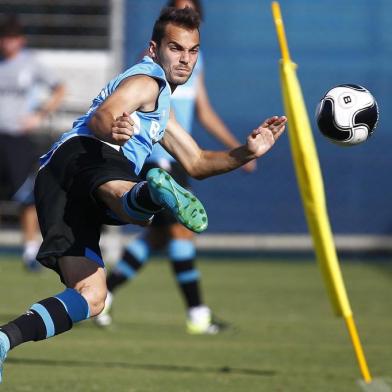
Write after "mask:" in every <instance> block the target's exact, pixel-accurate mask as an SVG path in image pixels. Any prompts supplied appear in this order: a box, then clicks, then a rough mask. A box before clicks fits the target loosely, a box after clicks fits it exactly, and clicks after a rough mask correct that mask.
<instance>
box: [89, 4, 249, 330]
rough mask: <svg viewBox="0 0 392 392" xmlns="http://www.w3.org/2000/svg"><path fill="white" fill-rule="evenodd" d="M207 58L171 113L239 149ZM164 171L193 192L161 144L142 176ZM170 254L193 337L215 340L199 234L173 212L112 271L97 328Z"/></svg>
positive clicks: (176, 99)
mask: <svg viewBox="0 0 392 392" xmlns="http://www.w3.org/2000/svg"><path fill="white" fill-rule="evenodd" d="M167 5H168V6H170V7H176V8H185V7H189V8H192V9H194V10H196V11H197V12H198V13H199V15H200V17H201V18H202V17H203V10H202V7H201V3H200V2H199V1H198V0H171V1H169V2H168V4H167ZM203 68H204V66H203V58H202V55H201V53H200V52H199V58H198V61H197V63H196V66H195V68H194V71H193V73H192V76H191V77H190V78H189V80H188V81H187V82H186V83H185V84H184V85H181V86H178V87H177V89H176V90H175V92H174V93H173V95H172V97H171V107H172V108H173V110H174V113H175V115H176V118H177V121H178V122H179V123H180V124H181V126H182V127H184V129H186V130H191V128H192V123H193V117H194V111H195V109H196V113H197V118H198V120H199V122H200V123H201V125H202V126H203V127H204V128H205V129H206V130H207V131H208V132H209V133H210V134H211V135H213V136H214V137H215V138H216V139H218V140H219V141H220V142H222V143H223V144H224V145H225V146H226V147H228V148H235V147H238V146H239V145H240V142H239V141H238V140H237V139H236V138H235V136H234V135H233V134H232V133H231V132H230V131H229V129H228V128H227V127H226V126H225V124H224V123H223V121H222V120H221V119H220V118H219V116H218V114H217V113H216V112H215V110H214V108H213V107H212V106H211V104H210V101H209V98H208V94H207V89H206V86H205V83H204V70H203ZM153 167H161V168H162V169H165V170H166V171H168V172H169V173H170V174H171V175H172V176H173V178H174V179H175V180H176V181H177V182H178V183H179V184H181V185H182V186H183V187H186V188H189V178H188V175H187V174H186V172H185V170H184V169H183V168H182V166H181V165H180V164H179V163H178V162H176V161H175V159H174V158H173V157H172V156H171V155H170V154H168V153H167V152H166V151H165V150H164V149H163V148H162V147H161V146H160V145H158V144H156V145H155V147H154V149H153V152H152V154H151V156H150V157H149V158H148V159H147V161H146V164H145V165H144V167H143V170H142V172H141V177H142V178H144V176H145V175H146V173H147V172H148V170H150V169H151V168H153ZM243 168H244V170H246V171H247V172H251V171H253V170H254V169H255V168H256V163H255V161H251V162H249V163H248V164H246V165H245V166H244V167H243ZM162 249H166V250H167V254H168V257H169V259H170V261H171V265H172V269H173V274H174V276H175V279H176V280H177V283H178V287H179V289H180V292H181V294H182V296H183V298H184V301H185V306H186V309H187V324H186V325H187V331H188V332H189V333H191V334H215V333H218V332H219V331H220V330H222V329H223V328H224V327H225V326H226V324H225V323H223V322H219V321H217V320H216V319H214V318H213V317H212V313H211V310H210V308H209V307H208V306H206V305H205V303H204V301H203V299H202V294H201V288H200V272H199V271H198V269H197V267H196V265H195V257H196V250H195V245H194V242H193V233H192V232H191V231H190V230H188V229H187V228H186V227H184V226H183V225H181V224H180V223H178V222H177V221H176V220H175V219H174V218H173V216H172V215H171V214H170V213H168V212H167V211H164V212H161V213H159V214H156V216H155V218H154V220H153V222H152V225H151V226H149V227H148V228H147V229H146V230H145V232H144V233H143V234H141V235H140V236H139V237H138V238H137V239H136V240H134V241H132V242H130V243H129V244H128V245H127V246H126V247H125V249H124V250H123V254H122V257H121V260H119V262H118V263H117V264H116V266H115V267H114V268H113V269H112V271H111V273H110V274H109V275H108V278H107V286H108V296H107V299H106V304H105V310H104V312H102V313H101V314H100V315H98V316H97V317H96V318H95V322H96V324H97V325H99V326H102V327H106V326H109V325H110V324H111V323H112V316H111V312H110V311H111V306H112V301H113V293H114V292H115V290H117V289H118V288H119V287H121V286H123V285H124V284H125V283H126V282H129V281H131V280H132V279H133V278H134V277H135V276H136V274H137V273H138V272H139V270H140V268H141V267H142V266H143V265H144V264H145V263H146V262H147V261H148V259H149V257H150V254H151V252H152V251H156V250H162Z"/></svg>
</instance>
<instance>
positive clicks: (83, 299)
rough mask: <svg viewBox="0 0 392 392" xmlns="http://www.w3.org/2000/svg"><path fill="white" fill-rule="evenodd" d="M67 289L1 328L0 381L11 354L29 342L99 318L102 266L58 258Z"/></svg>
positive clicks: (103, 283) (103, 291) (85, 260)
mask: <svg viewBox="0 0 392 392" xmlns="http://www.w3.org/2000/svg"><path fill="white" fill-rule="evenodd" d="M57 268H58V271H59V272H60V274H61V277H62V281H63V282H64V283H65V285H66V289H65V290H64V291H63V292H61V293H58V294H56V295H53V296H52V297H49V298H46V299H44V300H41V301H38V302H36V303H35V304H33V305H32V306H31V307H30V309H29V310H28V311H27V312H26V313H24V314H23V315H21V316H19V317H17V318H16V319H14V320H12V321H10V322H9V323H7V324H5V325H2V326H1V327H0V381H1V371H2V366H3V363H4V360H5V359H6V356H7V353H8V351H10V350H12V349H13V348H15V347H17V346H19V345H20V344H22V343H26V342H29V341H39V340H45V339H48V338H50V337H52V336H55V335H59V334H61V333H63V332H66V331H69V330H70V329H71V328H72V326H73V324H75V323H77V322H80V321H82V320H85V319H87V318H89V317H90V316H95V315H97V314H98V313H99V312H100V311H101V310H102V309H103V307H104V301H105V297H106V276H105V272H104V269H103V268H102V266H101V265H100V264H99V263H97V262H96V261H94V260H91V259H88V258H85V257H71V256H66V257H62V258H60V259H59V262H58V267H57Z"/></svg>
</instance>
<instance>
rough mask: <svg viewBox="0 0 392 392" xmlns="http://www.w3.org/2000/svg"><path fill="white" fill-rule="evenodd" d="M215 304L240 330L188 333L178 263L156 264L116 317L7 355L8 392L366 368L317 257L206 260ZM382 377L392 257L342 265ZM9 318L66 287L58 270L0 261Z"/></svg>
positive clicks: (260, 386)
mask: <svg viewBox="0 0 392 392" xmlns="http://www.w3.org/2000/svg"><path fill="white" fill-rule="evenodd" d="M199 267H200V269H201V271H202V274H203V287H204V291H205V296H206V300H207V302H208V303H209V304H210V305H211V307H212V308H213V309H214V310H215V311H216V313H217V314H218V316H219V317H221V318H222V319H225V320H228V321H230V322H231V323H232V324H233V325H234V326H235V328H233V329H232V330H230V331H227V332H226V333H223V334H221V335H217V336H188V335H187V334H186V333H185V329H184V311H183V305H182V301H181V298H180V297H179V295H178V292H177V290H176V288H175V285H174V282H173V280H172V276H171V272H170V268H169V264H168V263H166V262H164V261H158V262H152V263H151V264H150V265H149V266H148V267H147V268H146V269H145V271H144V272H143V273H142V274H141V275H140V277H139V279H137V280H136V281H134V282H133V283H132V284H131V285H128V286H127V287H125V288H124V289H122V290H120V291H119V293H118V295H117V297H116V302H115V314H114V316H115V321H116V323H115V325H114V326H113V327H112V328H111V329H110V330H101V329H97V328H96V327H95V325H93V324H92V322H91V321H86V322H84V323H82V324H80V325H78V326H76V327H74V329H73V330H72V331H71V332H69V333H67V334H64V335H61V336H57V337H55V338H53V339H50V340H48V341H44V342H38V343H35V342H34V343H28V344H26V345H24V346H20V347H18V348H17V349H16V350H15V351H13V352H11V353H10V355H9V358H8V360H7V362H6V364H5V371H4V383H3V384H2V385H1V387H0V389H1V391H2V392H3V391H4V392H6V391H12V392H16V391H23V392H26V391H50V392H57V391H72V392H79V391H83V392H90V391H115V392H116V391H129V392H200V391H203V392H220V391H222V392H223V391H224V392H242V391H246V392H254V391H268V392H282V391H290V392H291V391H301V392H305V391H312V392H323V391H325V392H350V391H358V390H359V387H358V385H357V384H356V381H357V380H358V379H360V373H359V370H358V367H357V363H356V360H355V357H354V353H353V350H352V346H351V343H350V341H349V337H348V334H347V331H346V328H345V324H344V321H343V320H342V319H338V318H336V317H335V316H334V315H333V313H332V310H331V307H330V304H329V300H328V298H327V296H326V293H325V290H324V286H323V282H322V279H321V276H320V273H319V271H318V268H317V266H316V265H315V263H314V262H311V261H305V260H304V261H303V262H299V261H284V260H273V261H271V260H269V261H268V260H249V259H244V260H238V259H237V260H229V259H228V260H218V261H216V262H211V260H210V261H208V260H207V259H201V260H200V262H199ZM342 268H343V275H344V277H345V282H346V286H347V289H348V294H349V298H350V301H351V305H352V308H353V311H354V316H355V319H356V322H357V326H358V329H359V333H360V337H361V339H362V343H363V347H364V350H365V353H366V357H367V359H368V363H369V367H370V370H371V372H372V374H373V376H374V377H382V378H383V379H384V380H386V381H387V382H388V383H391V380H392V332H391V331H392V312H391V311H392V307H391V303H392V301H391V300H392V268H391V264H389V265H388V264H386V263H385V264H377V263H360V262H355V263H353V262H351V263H350V262H346V263H343V267H342ZM0 274H1V275H0V276H1V285H0V298H1V299H0V322H2V323H4V322H6V321H9V320H10V319H11V318H13V317H14V316H16V315H18V314H20V313H21V312H24V311H25V310H26V309H27V306H29V305H31V304H32V303H33V302H35V301H36V300H40V299H43V298H46V297H48V296H50V295H52V294H54V293H58V292H59V291H61V290H62V286H61V284H60V283H59V281H58V279H57V276H56V274H54V273H53V272H51V271H45V272H44V273H42V274H40V275H29V274H27V273H25V272H23V271H22V268H21V265H20V264H19V263H18V262H16V259H10V258H9V259H4V258H3V259H1V262H0Z"/></svg>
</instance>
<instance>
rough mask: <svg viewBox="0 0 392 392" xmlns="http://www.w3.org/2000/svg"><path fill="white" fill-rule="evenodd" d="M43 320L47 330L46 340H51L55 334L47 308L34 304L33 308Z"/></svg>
mask: <svg viewBox="0 0 392 392" xmlns="http://www.w3.org/2000/svg"><path fill="white" fill-rule="evenodd" d="M30 309H31V310H34V311H35V312H36V313H38V315H39V316H40V317H41V318H42V320H43V322H44V324H45V328H46V338H50V337H52V336H54V334H55V328H54V323H53V319H52V317H51V315H50V313H49V312H48V311H47V309H46V308H45V306H43V305H41V304H34V305H33V306H32V307H31V308H30Z"/></svg>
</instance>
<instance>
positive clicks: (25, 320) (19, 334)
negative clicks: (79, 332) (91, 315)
mask: <svg viewBox="0 0 392 392" xmlns="http://www.w3.org/2000/svg"><path fill="white" fill-rule="evenodd" d="M34 307H35V309H43V312H44V313H45V314H46V315H47V318H46V320H47V321H46V324H45V321H44V320H43V318H42V316H41V315H40V314H39V312H38V311H37V310H35V309H34ZM72 325H73V323H72V320H71V318H70V316H69V315H68V312H67V310H66V309H65V307H64V305H63V304H62V303H61V302H60V301H59V300H58V299H57V298H54V297H50V298H47V299H44V300H43V301H40V302H38V303H37V304H35V305H33V307H32V308H31V309H30V310H28V311H27V312H26V313H25V314H23V315H22V316H20V317H18V318H16V319H15V320H13V321H11V322H10V323H8V324H6V325H3V326H1V327H0V330H1V331H2V332H4V333H5V334H6V335H7V336H8V339H9V340H10V348H11V349H12V348H14V347H16V346H18V345H19V344H21V343H24V342H29V341H38V340H44V339H47V338H49V337H51V336H53V335H58V334H60V333H63V332H65V331H68V330H70V329H71V328H72Z"/></svg>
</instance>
